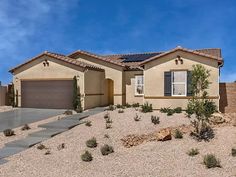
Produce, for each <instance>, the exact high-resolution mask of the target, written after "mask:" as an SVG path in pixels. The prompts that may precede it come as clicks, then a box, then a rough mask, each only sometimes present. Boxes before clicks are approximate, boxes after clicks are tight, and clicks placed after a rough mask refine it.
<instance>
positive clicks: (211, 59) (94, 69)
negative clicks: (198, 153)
mask: <svg viewBox="0 0 236 177" xmlns="http://www.w3.org/2000/svg"><path fill="white" fill-rule="evenodd" d="M195 64H201V65H203V66H204V67H205V68H206V69H209V70H210V74H211V75H210V78H209V80H210V82H211V85H210V88H209V98H210V99H213V100H214V101H215V102H216V104H217V105H219V74H220V67H221V66H222V65H223V59H222V56H221V50H220V49H201V50H190V49H186V48H182V47H177V48H175V49H173V50H170V51H166V52H153V53H141V54H119V55H97V54H93V53H89V52H86V51H76V52H73V53H72V54H70V55H67V56H65V55H61V54H55V53H51V52H44V53H42V54H40V55H38V56H36V57H35V58H33V59H31V60H29V61H27V62H26V63H24V64H22V65H20V66H17V67H16V68H13V69H12V70H10V72H11V73H12V74H13V75H14V77H13V82H14V84H15V89H16V90H18V93H19V98H18V101H19V103H18V104H19V106H22V107H37V108H71V107H72V98H73V80H72V79H73V77H74V76H76V77H77V80H78V88H79V92H80V94H81V101H82V106H83V108H84V109H88V108H92V107H96V106H106V105H110V104H125V103H129V104H132V103H140V104H143V103H145V102H148V103H151V104H152V105H153V108H154V109H160V108H161V107H177V106H180V107H183V108H185V107H186V105H187V101H188V99H189V98H191V93H190V89H189V76H190V74H189V73H190V71H191V69H192V66H193V65H195Z"/></svg>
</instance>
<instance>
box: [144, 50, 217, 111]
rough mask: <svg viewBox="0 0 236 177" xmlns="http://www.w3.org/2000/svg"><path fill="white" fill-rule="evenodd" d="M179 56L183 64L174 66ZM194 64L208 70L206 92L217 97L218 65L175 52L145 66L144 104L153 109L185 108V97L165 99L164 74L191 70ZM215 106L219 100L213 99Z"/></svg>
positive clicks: (196, 56)
mask: <svg viewBox="0 0 236 177" xmlns="http://www.w3.org/2000/svg"><path fill="white" fill-rule="evenodd" d="M177 55H180V56H181V58H182V59H183V64H180V63H179V64H178V65H176V63H175V59H176V58H177ZM194 64H202V65H203V66H204V67H205V68H206V69H208V70H210V74H211V76H210V78H209V81H210V82H211V84H210V88H209V90H208V93H209V96H211V97H216V96H217V97H218V96H219V69H218V63H217V61H215V60H212V59H209V58H206V57H201V56H198V55H194V54H189V53H186V52H182V51H177V52H174V53H172V54H169V55H166V56H164V57H162V58H159V59H157V60H154V61H151V62H149V63H147V64H146V65H145V71H144V95H145V100H144V101H145V102H146V101H147V102H149V103H152V104H153V108H154V109H160V108H162V107H177V106H181V107H183V108H186V105H187V101H188V99H187V98H186V97H185V98H184V97H182V98H181V97H178V98H175V99H173V98H171V99H165V98H163V97H164V72H165V71H170V70H191V69H192V66H193V65H194ZM214 101H215V102H216V104H217V105H219V100H218V99H214Z"/></svg>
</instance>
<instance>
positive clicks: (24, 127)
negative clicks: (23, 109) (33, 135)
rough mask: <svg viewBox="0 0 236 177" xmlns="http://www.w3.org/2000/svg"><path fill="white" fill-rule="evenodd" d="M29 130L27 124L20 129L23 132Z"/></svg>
mask: <svg viewBox="0 0 236 177" xmlns="http://www.w3.org/2000/svg"><path fill="white" fill-rule="evenodd" d="M29 129H30V127H29V125H28V124H25V125H24V126H23V127H22V128H21V130H22V131H24V130H29Z"/></svg>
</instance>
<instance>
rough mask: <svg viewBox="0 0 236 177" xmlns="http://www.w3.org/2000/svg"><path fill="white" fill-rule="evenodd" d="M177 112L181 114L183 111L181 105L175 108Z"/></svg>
mask: <svg viewBox="0 0 236 177" xmlns="http://www.w3.org/2000/svg"><path fill="white" fill-rule="evenodd" d="M174 111H175V113H177V114H179V113H182V108H181V107H177V108H175V109H174Z"/></svg>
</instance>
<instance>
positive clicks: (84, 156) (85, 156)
mask: <svg viewBox="0 0 236 177" xmlns="http://www.w3.org/2000/svg"><path fill="white" fill-rule="evenodd" d="M80 157H81V160H82V161H84V162H90V161H92V160H93V156H92V154H91V153H90V152H88V151H85V153H83V154H82V155H81V156H80Z"/></svg>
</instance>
